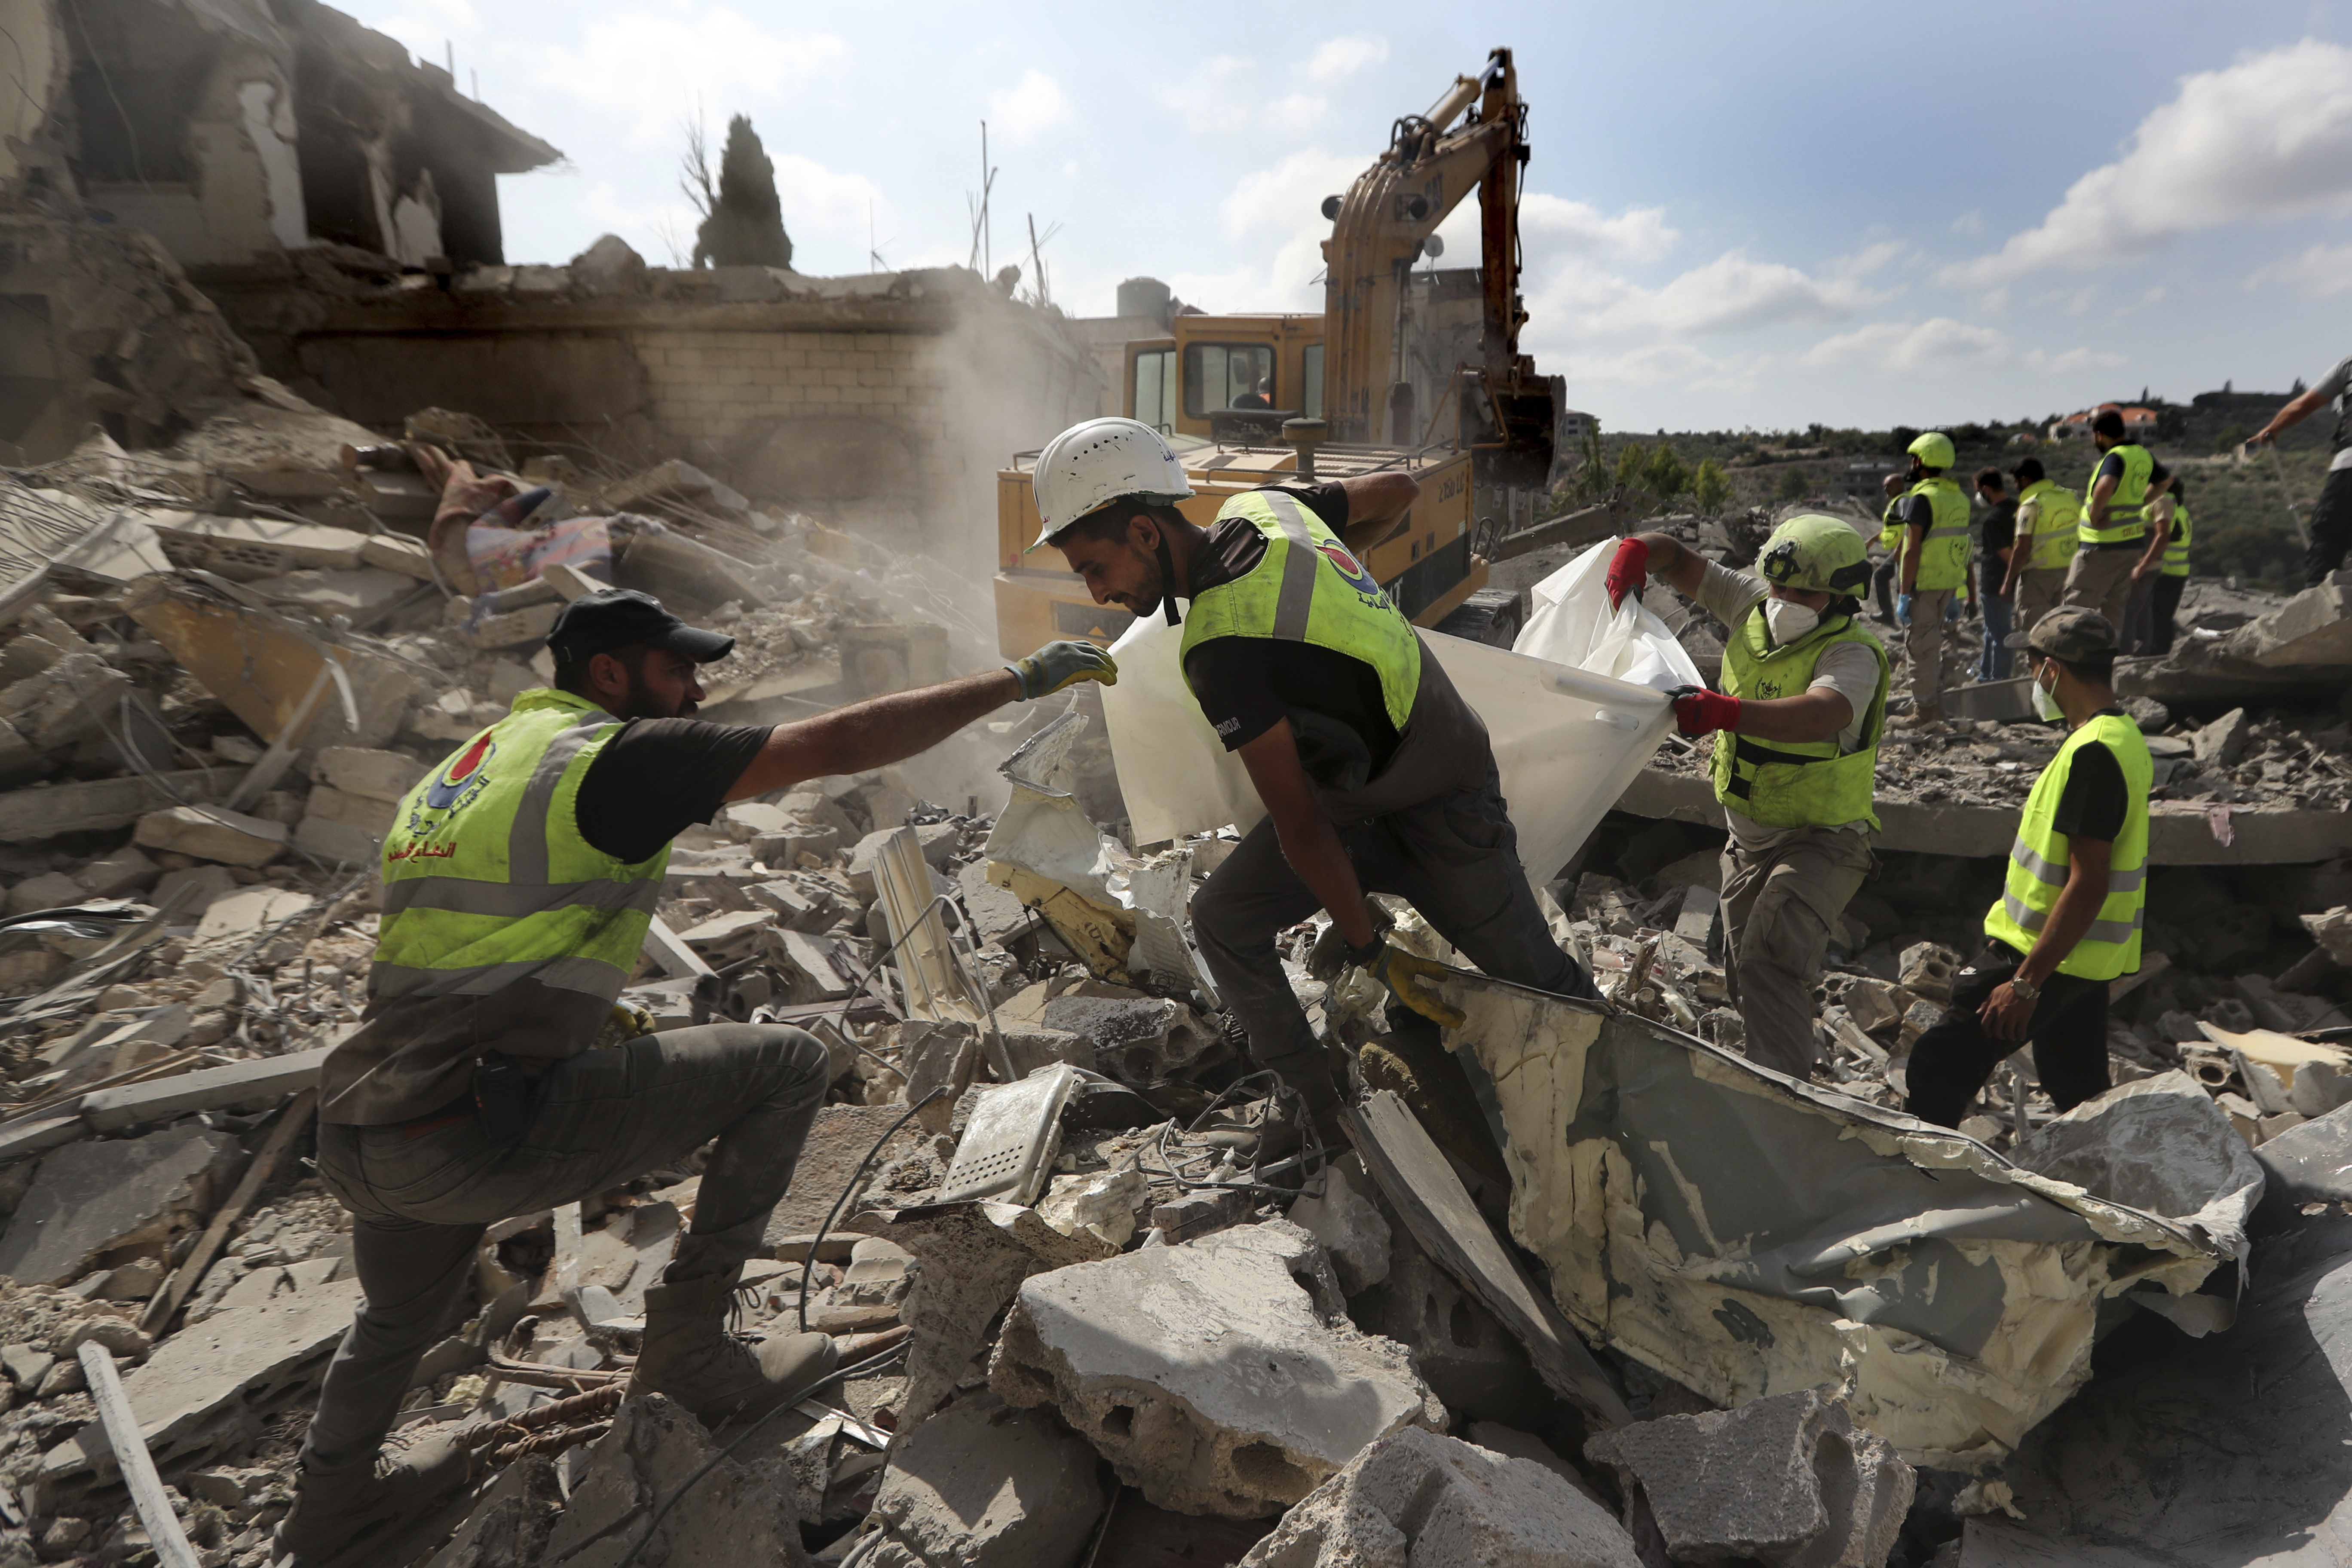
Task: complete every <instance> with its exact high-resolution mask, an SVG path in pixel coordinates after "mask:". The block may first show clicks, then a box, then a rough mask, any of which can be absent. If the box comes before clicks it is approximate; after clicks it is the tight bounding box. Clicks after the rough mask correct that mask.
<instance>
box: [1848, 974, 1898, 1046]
mask: <svg viewBox="0 0 2352 1568" xmlns="http://www.w3.org/2000/svg"><path fill="white" fill-rule="evenodd" d="M1895 1001H1896V998H1895V987H1893V986H1891V985H1889V984H1886V982H1885V981H1884V980H1857V981H1855V982H1854V983H1853V984H1851V985H1849V986H1847V987H1846V990H1845V1010H1846V1014H1847V1016H1849V1017H1851V1018H1853V1021H1854V1023H1855V1025H1856V1026H1859V1027H1860V1028H1861V1029H1862V1030H1863V1031H1864V1033H1865V1034H1868V1033H1871V1032H1874V1031H1875V1030H1879V1029H1883V1028H1885V1027H1886V1026H1888V1025H1890V1024H1893V1023H1895V1021H1897V1020H1898V1019H1900V1018H1901V1017H1902V1016H1903V1009H1902V1008H1901V1007H1899V1006H1897V1005H1895Z"/></svg>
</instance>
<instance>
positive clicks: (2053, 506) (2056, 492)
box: [2017, 479, 2083, 572]
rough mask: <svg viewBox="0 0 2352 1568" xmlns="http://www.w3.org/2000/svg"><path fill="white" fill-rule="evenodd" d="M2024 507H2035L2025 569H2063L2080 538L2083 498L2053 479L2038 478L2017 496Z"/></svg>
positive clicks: (2071, 556) (2044, 570) (2045, 570)
mask: <svg viewBox="0 0 2352 1568" xmlns="http://www.w3.org/2000/svg"><path fill="white" fill-rule="evenodd" d="M2017 504H2018V507H2019V509H2020V510H2021V511H2022V510H2023V509H2024V508H2025V507H2026V506H2028V505H2029V504H2030V505H2032V507H2033V509H2034V517H2033V532H2032V541H2033V545H2032V549H2031V550H2029V551H2027V552H2026V556H2025V570H2027V571H2029V572H2063V571H2064V570H2066V568H2067V567H2068V566H2069V565H2070V564H2072V563H2073V562H2074V551H2075V548H2076V546H2077V545H2078V544H2079V542H2080V541H2079V540H2078V539H2077V537H2076V533H2077V530H2078V528H2079V526H2080V524H2081V521H2082V516H2083V498H2082V497H2081V496H2078V495H2076V494H2075V493H2074V491H2073V490H2070V489H2066V487H2065V486H2063V485H2062V484H2059V483H2058V482H2057V481H2056V480H2054V479H2036V480H2034V481H2033V482H2032V484H2030V485H2028V486H2026V487H2025V489H2024V490H2023V492H2022V493H2021V494H2020V495H2019V496H2018V498H2017Z"/></svg>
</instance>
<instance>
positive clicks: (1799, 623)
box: [1764, 599, 1822, 647]
mask: <svg viewBox="0 0 2352 1568" xmlns="http://www.w3.org/2000/svg"><path fill="white" fill-rule="evenodd" d="M1821 624H1822V613H1821V612H1820V611H1819V610H1816V609H1813V608H1811V606H1809V605H1801V604H1799V603H1797V601H1796V600H1794V599H1767V600H1765V601H1764V625H1765V626H1767V627H1768V628H1769V629H1770V631H1771V633H1772V641H1773V642H1774V643H1775V644H1777V645H1779V646H1780V647H1788V646H1789V645H1790V643H1792V642H1795V641H1796V640H1797V639H1798V638H1799V637H1803V636H1804V635H1805V634H1806V633H1807V632H1809V631H1811V630H1812V629H1813V628H1814V627H1815V626H1820V625H1821Z"/></svg>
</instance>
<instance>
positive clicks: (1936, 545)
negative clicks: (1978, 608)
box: [1905, 474, 1969, 594]
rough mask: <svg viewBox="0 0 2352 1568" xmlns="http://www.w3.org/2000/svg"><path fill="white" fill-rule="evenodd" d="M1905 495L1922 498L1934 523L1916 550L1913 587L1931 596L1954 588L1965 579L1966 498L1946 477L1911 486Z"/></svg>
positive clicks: (1930, 478)
mask: <svg viewBox="0 0 2352 1568" xmlns="http://www.w3.org/2000/svg"><path fill="white" fill-rule="evenodd" d="M1905 493H1906V495H1914V496H1925V497H1927V504H1928V506H1929V507H1930V508H1931V509H1933V510H1934V513H1935V521H1933V522H1932V523H1930V524H1929V525H1928V527H1927V539H1926V540H1925V541H1924V542H1922V543H1921V545H1920V547H1919V572H1918V575H1917V577H1916V579H1915V580H1914V582H1913V584H1912V586H1913V588H1914V589H1915V590H1916V592H1918V593H1922V594H1932V593H1936V592H1937V591H1938V590H1941V589H1945V588H1957V587H1958V586H1960V585H1961V584H1964V583H1966V582H1967V581H1968V580H1969V498H1968V497H1967V496H1965V495H1963V494H1961V493H1960V486H1959V481H1958V480H1957V479H1953V478H1952V477H1951V476H1950V475H1949V474H1934V475H1930V476H1929V477H1928V478H1927V479H1921V480H1920V481H1919V482H1918V483H1917V484H1916V485H1913V486H1912V487H1911V488H1910V489H1909V490H1907V491H1906V492H1905Z"/></svg>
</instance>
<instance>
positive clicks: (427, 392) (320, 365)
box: [199, 242, 1103, 571]
mask: <svg viewBox="0 0 2352 1568" xmlns="http://www.w3.org/2000/svg"><path fill="white" fill-rule="evenodd" d="M603 243H605V244H607V245H612V246H617V243H618V242H603ZM587 263H588V258H585V257H583V258H580V260H579V261H576V262H575V263H574V265H572V267H569V268H548V267H485V268H477V269H475V270H473V271H471V272H469V273H467V274H464V275H463V276H461V277H459V278H458V279H457V280H456V282H455V283H454V285H453V286H452V287H451V288H450V289H446V290H444V289H434V288H414V287H398V286H395V287H392V288H378V287H375V286H374V285H373V284H370V283H365V282H362V281H360V280H355V279H352V278H350V277H349V276H348V275H346V274H342V273H339V272H337V271H335V270H334V269H332V268H328V267H326V266H324V265H322V264H319V263H316V262H312V261H306V260H304V259H302V258H291V259H289V260H278V261H270V262H267V263H263V264H257V265H255V266H252V267H247V268H206V269H204V270H203V271H202V272H201V273H200V275H199V279H200V281H201V282H202V284H203V285H204V287H205V289H206V290H207V291H208V292H209V293H210V294H211V295H212V296H213V297H214V298H215V300H217V301H218V302H219V303H220V305H221V307H222V309H223V310H225V311H226V312H227V314H228V315H229V317H230V319H231V320H233V321H235V322H236V326H237V330H238V331H240V332H241V333H242V334H243V335H244V336H245V338H246V339H247V342H251V343H253V344H254V345H255V348H256V351H257V353H259V355H260V356H261V360H262V363H263V364H264V365H265V366H266V367H268V369H269V370H270V372H271V374H275V375H277V376H278V377H279V378H280V379H281V380H284V381H286V382H287V383H288V384H289V385H292V386H294V387H296V388H297V389H298V390H299V391H301V392H302V393H303V394H304V395H307V396H310V397H311V398H313V399H314V400H316V401H318V402H319V403H320V404H321V405H325V406H328V407H331V408H333V409H335V410H336V411H337V412H340V413H341V414H344V415H345V416H349V417H351V418H352V419H356V420H358V421H360V422H361V423H362V424H366V425H371V426H379V427H388V426H394V425H396V424H397V423H398V422H399V420H400V419H401V418H402V417H403V416H404V415H406V414H407V413H408V412H410V411H412V410H413V409H415V408H417V407H419V406H440V407H446V408H454V409H459V410H463V411H464V412H466V413H469V414H473V415H476V416H479V417H480V418H483V419H486V420H488V422H489V423H490V424H491V425H493V426H498V427H499V428H500V429H501V430H504V431H507V432H509V434H510V436H512V437H515V438H517V439H519V440H520V441H521V442H523V443H525V444H526V445H538V446H541V447H546V448H548V449H551V450H558V451H563V452H567V453H572V454H575V455H576V454H578V453H580V452H581V451H582V449H583V448H585V449H586V450H588V451H590V452H593V453H595V454H597V455H599V456H602V457H605V458H616V459H626V458H636V459H637V460H648V459H650V458H651V456H652V455H653V454H654V453H656V452H660V453H669V454H682V455H684V456H685V457H686V458H688V460H689V461H691V462H693V463H695V464H697V465H698V466H700V467H702V468H706V469H709V471H711V472H713V473H716V474H718V475H719V476H721V477H722V478H724V479H727V480H728V482H730V484H732V485H734V486H735V487H736V488H737V489H740V490H742V491H743V492H744V493H745V494H747V495H749V496H750V497H751V498H752V499H753V500H755V501H758V502H761V503H762V504H772V505H774V506H776V507H778V508H780V509H783V510H796V509H801V508H806V509H808V510H813V511H822V512H823V514H824V515H825V516H826V517H827V518H828V519H829V520H831V521H835V522H836V523H838V524H840V525H842V526H845V527H847V528H850V529H852V530H853V531H858V532H861V533H866V534H869V535H875V536H878V537H881V538H884V539H887V540H890V541H892V542H898V543H899V544H901V545H902V546H905V547H924V548H928V549H930V550H934V551H941V550H944V551H947V552H950V559H949V561H948V562H947V563H948V564H951V565H954V564H961V563H963V562H962V554H961V553H956V552H968V553H969V555H970V561H969V564H970V565H971V566H972V567H973V568H975V569H978V570H983V571H984V570H985V563H986V562H987V561H988V560H989V559H990V558H991V557H990V554H989V551H990V549H991V546H992V540H993V532H994V527H995V505H996V494H995V483H996V481H995V474H996V471H997V469H998V468H1001V467H1002V466H1003V463H1004V462H1005V461H1006V459H1007V458H1010V457H1011V455H1012V454H1013V452H1015V451H1017V450H1022V449H1029V448H1034V447H1038V446H1040V445H1042V444H1043V443H1044V442H1045V440H1046V439H1047V438H1049V437H1051V436H1052V435H1053V434H1054V433H1055V431H1057V430H1060V429H1062V428H1063V427H1065V426H1067V425H1068V424H1070V423H1072V422H1074V421H1076V420H1078V419H1081V418H1085V417H1087V416H1090V415H1092V414H1094V413H1095V412H1096V411H1097V408H1098V407H1099V405H1100V402H1101V398H1102V395H1103V389H1102V383H1101V376H1100V373H1099V372H1098V371H1097V368H1096V367H1095V364H1094V363H1093V361H1092V359H1091V357H1090V356H1089V355H1088V354H1087V353H1086V351H1085V350H1084V349H1083V347H1082V346H1081V345H1079V344H1078V343H1077V342H1076V341H1075V340H1074V339H1073V338H1072V337H1071V336H1070V334H1069V333H1068V332H1067V331H1066V330H1065V328H1064V326H1063V323H1062V320H1061V318H1060V317H1059V316H1058V315H1057V314H1055V313H1054V312H1051V311H1041V310H1035V309H1033V308H1031V307H1029V306H1026V305H1021V304H1017V303H1014V302H1013V301H1012V300H1008V299H1006V298H1005V297H1004V296H1003V294H1001V293H1000V292H998V291H997V290H996V289H992V288H991V287H989V286H988V285H987V284H985V283H984V282H982V280H981V279H979V278H978V277H976V276H975V275H973V274H972V273H970V272H968V271H966V270H964V269H963V268H935V269H929V270H924V271H914V272H902V273H884V274H875V275H871V276H861V277H850V278H840V279H811V278H804V277H802V276H800V275H798V274H795V273H791V272H786V271H783V270H782V269H780V268H745V267H738V268H704V269H701V270H698V271H671V270H666V269H658V268H656V269H650V270H644V271H638V270H635V269H631V270H630V272H629V274H628V278H627V280H625V281H622V282H619V283H617V284H610V285H608V282H607V280H606V276H605V274H604V272H603V271H602V270H601V269H599V268H593V267H591V266H590V265H588V264H587ZM419 281H421V280H419Z"/></svg>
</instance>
